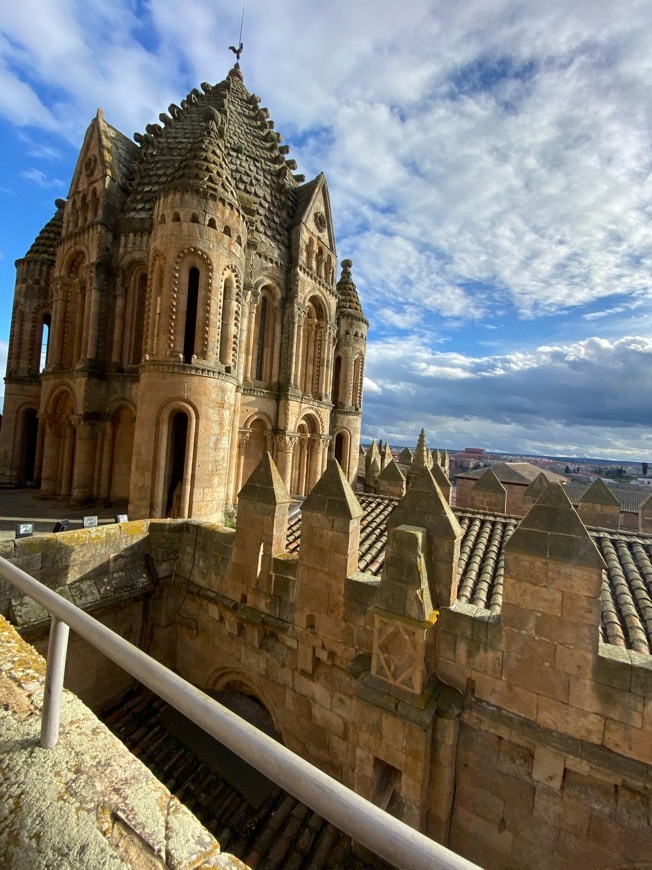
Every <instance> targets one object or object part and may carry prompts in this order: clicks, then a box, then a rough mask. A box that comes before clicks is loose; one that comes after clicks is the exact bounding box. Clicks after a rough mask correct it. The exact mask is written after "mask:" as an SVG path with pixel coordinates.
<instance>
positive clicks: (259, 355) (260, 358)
mask: <svg viewBox="0 0 652 870" xmlns="http://www.w3.org/2000/svg"><path fill="white" fill-rule="evenodd" d="M268 307H269V306H268V303H267V296H263V298H262V299H261V300H260V316H259V318H258V336H257V346H256V380H257V381H262V379H263V362H264V358H265V327H266V326H267V308H268Z"/></svg>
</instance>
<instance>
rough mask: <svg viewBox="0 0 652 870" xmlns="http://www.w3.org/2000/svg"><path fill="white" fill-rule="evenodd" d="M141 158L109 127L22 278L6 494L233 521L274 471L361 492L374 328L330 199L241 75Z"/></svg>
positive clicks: (200, 99) (4, 467) (306, 486)
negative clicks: (268, 467)
mask: <svg viewBox="0 0 652 870" xmlns="http://www.w3.org/2000/svg"><path fill="white" fill-rule="evenodd" d="M159 121H160V123H154V124H148V125H147V128H146V131H145V132H144V133H142V134H140V133H136V134H135V136H134V140H135V141H132V140H130V139H128V138H127V137H126V136H124V135H123V134H122V133H120V132H119V131H118V130H116V129H115V128H114V127H112V126H111V125H110V124H108V123H107V121H106V120H105V118H104V114H103V112H102V110H101V109H99V110H98V112H97V115H96V117H95V118H94V119H93V121H92V122H91V124H90V126H89V128H88V130H87V132H86V136H85V139H84V142H83V145H82V148H81V152H80V154H79V158H78V161H77V166H76V169H75V172H74V176H73V179H72V183H71V186H70V192H69V195H68V199H67V200H65V201H64V200H57V201H56V206H57V211H56V214H55V215H54V217H53V218H52V219H51V220H50V221H49V222H48V223H47V224H46V226H45V227H44V228H43V229H42V230H41V232H40V233H39V235H38V236H37V238H36V240H35V241H34V244H33V245H32V247H31V248H30V250H29V251H28V253H27V254H26V255H25V257H24V258H23V259H21V260H18V261H17V264H16V265H17V279H16V290H15V298H14V307H13V314H12V322H11V336H10V343H9V355H8V365H7V377H6V398H5V414H4V426H3V427H2V431H1V433H0V476H1V477H0V485H4V486H16V485H18V486H23V485H26V484H28V483H34V484H36V485H37V486H40V489H41V494H42V496H43V497H57V498H62V499H65V500H69V501H71V502H72V503H74V504H79V505H84V504H91V503H94V502H99V503H102V504H107V503H117V504H125V503H128V511H129V515H130V516H131V517H134V518H138V517H165V516H173V517H195V518H198V519H208V520H215V521H221V520H222V518H223V516H224V507H225V505H226V506H229V505H233V504H234V503H235V501H236V498H237V493H238V492H239V490H240V488H241V487H242V485H243V483H244V482H245V481H246V480H247V478H248V477H249V475H250V474H251V472H252V471H253V469H254V468H255V467H256V466H257V465H258V463H259V461H260V459H261V457H262V456H263V454H264V452H265V451H269V452H270V453H271V455H272V456H273V458H274V461H275V463H276V465H277V467H278V469H279V472H280V474H281V477H282V479H283V481H284V484H285V486H286V488H287V490H288V491H289V492H290V493H291V494H292V495H296V496H303V495H306V494H307V493H308V492H310V490H311V489H312V488H313V486H314V484H315V483H316V481H317V480H318V479H319V478H320V476H321V475H322V473H323V471H324V470H325V468H326V464H327V462H328V459H329V458H335V459H337V461H338V462H339V464H340V465H341V467H342V468H343V469H344V472H345V474H346V476H347V477H348V479H349V480H350V481H352V480H353V479H354V477H355V474H356V471H357V465H358V454H359V444H360V425H361V405H362V382H363V371H364V359H365V344H366V332H367V326H368V324H367V321H366V319H365V317H364V314H363V312H362V308H361V306H360V301H359V298H358V294H357V291H356V287H355V284H354V283H353V280H352V277H351V265H352V264H351V261H350V260H344V261H343V262H342V272H341V277H340V278H339V280H338V281H336V277H337V276H336V266H337V259H336V250H335V236H334V231H333V221H332V216H331V209H330V200H329V194H328V187H327V184H326V179H325V177H324V176H323V174H320V175H318V176H317V177H316V178H315V179H313V180H312V181H308V182H306V181H305V177H304V176H303V175H298V174H296V173H295V170H296V168H297V167H296V162H295V161H294V160H293V159H291V158H289V157H288V152H289V147H288V146H287V145H283V144H281V136H280V134H279V133H278V132H277V131H276V130H275V129H274V122H273V121H272V120H271V119H270V117H269V111H268V110H267V109H266V108H263V107H262V106H261V105H260V98H259V97H258V96H256V95H255V94H251V93H249V92H248V90H247V89H246V88H245V86H244V83H243V76H242V73H241V71H240V68H239V64H236V65H235V67H234V68H233V69H231V71H230V72H229V74H228V76H227V78H226V80H225V81H223V82H221V83H220V84H218V85H210V84H207V83H204V84H202V86H201V90H199V89H194V90H193V91H191V93H189V94H188V96H187V97H186V98H185V99H183V100H181V104H180V105H175V104H172V105H170V106H169V108H168V110H167V112H162V113H161V114H160V116H159Z"/></svg>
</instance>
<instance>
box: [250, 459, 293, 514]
mask: <svg viewBox="0 0 652 870" xmlns="http://www.w3.org/2000/svg"><path fill="white" fill-rule="evenodd" d="M242 501H257V502H262V503H264V504H290V502H291V501H292V499H291V498H290V495H289V493H288V491H287V489H286V486H285V483H284V482H283V478H282V477H281V475H280V472H279V470H278V468H277V467H276V464H275V463H274V460H273V459H272V455H271V453H270V452H269V451H268V450H266V451H265V452H264V453H263V457H262V459H261V460H260V462H259V463H258V465H257V466H256V467H255V468H254V470H253V471H252V473H251V474H250V476H249V478H248V479H247V482H246V483H245V485H244V486H243V487H242V489H241V490H240V492H239V493H238V502H239V503H242Z"/></svg>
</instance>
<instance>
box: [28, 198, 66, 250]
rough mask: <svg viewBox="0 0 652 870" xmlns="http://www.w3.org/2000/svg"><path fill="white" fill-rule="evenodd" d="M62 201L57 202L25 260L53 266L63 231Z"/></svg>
mask: <svg viewBox="0 0 652 870" xmlns="http://www.w3.org/2000/svg"><path fill="white" fill-rule="evenodd" d="M59 202H61V203H63V200H57V210H56V212H55V213H54V215H53V216H52V217H51V218H50V220H49V221H48V222H47V223H46V225H45V226H44V227H43V229H42V230H41V232H40V233H39V234H38V236H37V237H36V239H35V240H34V242H33V243H32V246H31V248H30V249H29V251H28V252H27V253H26V254H25V259H26V260H40V261H41V262H43V263H48V264H50V265H53V264H54V259H55V255H56V247H57V243H58V242H59V239H60V238H61V230H62V229H63V204H62V205H61V206H60V205H59V204H58V203H59Z"/></svg>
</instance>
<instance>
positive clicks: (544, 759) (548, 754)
mask: <svg viewBox="0 0 652 870" xmlns="http://www.w3.org/2000/svg"><path fill="white" fill-rule="evenodd" d="M564 770H565V759H564V756H563V755H561V754H560V753H559V752H555V751H554V750H552V749H549V748H548V747H547V746H543V745H542V744H539V745H538V746H537V747H536V749H535V750H534V764H533V765H532V779H533V780H534V781H535V782H538V783H541V784H542V785H545V786H546V787H548V788H550V789H553V790H554V791H559V789H560V788H561V784H562V782H563V779H564Z"/></svg>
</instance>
